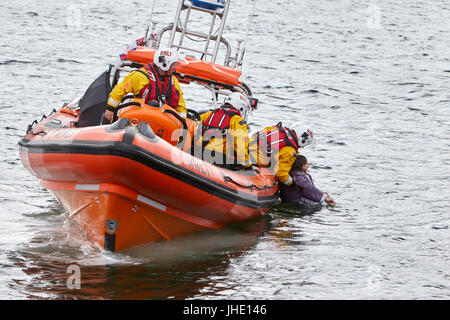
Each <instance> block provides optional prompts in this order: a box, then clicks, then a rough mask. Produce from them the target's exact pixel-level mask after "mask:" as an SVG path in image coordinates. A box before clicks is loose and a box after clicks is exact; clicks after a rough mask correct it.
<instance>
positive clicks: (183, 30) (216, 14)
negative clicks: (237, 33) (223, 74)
mask: <svg viewBox="0 0 450 320" xmlns="http://www.w3.org/2000/svg"><path fill="white" fill-rule="evenodd" d="M229 7H230V1H227V2H226V3H225V6H224V8H223V9H216V10H210V9H205V8H201V7H197V6H195V5H193V4H192V3H190V2H189V1H187V0H179V2H178V7H177V11H176V14H175V19H174V22H173V24H172V25H169V26H168V27H166V28H164V29H162V30H160V32H159V34H158V42H157V47H159V46H160V43H161V39H162V35H163V34H164V33H165V32H168V31H170V38H169V43H168V47H170V48H176V49H183V50H188V51H192V52H196V53H201V54H202V56H201V58H200V60H206V57H208V56H209V57H211V62H214V63H216V60H217V55H218V52H219V46H220V44H221V43H223V44H224V45H225V47H226V53H225V61H224V65H226V66H230V65H231V64H232V62H234V65H236V63H235V62H236V59H237V56H238V55H236V57H231V46H230V44H229V42H228V41H227V40H226V39H225V38H223V37H222V34H223V30H224V27H225V22H226V19H227V16H228V11H229ZM185 10H187V12H186V16H185V21H184V24H183V26H181V27H180V26H179V25H178V22H179V21H180V16H181V13H182V12H183V11H185ZM192 10H194V11H200V12H204V13H208V14H210V15H212V19H211V24H210V26H209V32H208V33H201V32H196V31H191V30H188V29H187V25H188V22H189V16H190V14H191V11H192ZM216 18H220V25H219V28H218V32H217V35H213V34H212V33H213V32H214V26H215V25H216ZM176 33H180V34H181V35H180V39H179V42H178V44H176V43H174V42H175V35H176ZM186 35H191V36H194V37H197V38H200V39H204V40H205V46H204V49H203V50H198V49H195V48H189V47H185V46H183V41H184V40H185V37H186ZM211 41H214V42H215V44H214V48H213V51H212V52H210V51H208V49H209V45H210V42H211Z"/></svg>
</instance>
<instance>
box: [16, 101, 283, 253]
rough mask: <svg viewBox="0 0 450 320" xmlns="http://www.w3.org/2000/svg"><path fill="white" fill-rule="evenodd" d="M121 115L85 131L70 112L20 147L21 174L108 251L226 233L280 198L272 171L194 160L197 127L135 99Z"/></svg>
mask: <svg viewBox="0 0 450 320" xmlns="http://www.w3.org/2000/svg"><path fill="white" fill-rule="evenodd" d="M122 106H124V107H123V108H122V109H121V110H120V111H119V112H120V114H119V115H118V121H116V122H114V123H113V124H110V125H103V126H102V125H97V126H89V127H82V128H80V127H77V123H78V121H79V109H78V107H77V103H76V102H73V103H69V104H67V105H66V106H64V107H63V108H62V109H61V110H59V111H55V112H53V113H52V114H51V115H49V116H47V117H43V119H42V121H40V122H36V121H35V122H34V123H33V124H32V125H30V126H29V128H28V130H27V134H26V135H25V137H24V138H23V139H22V140H21V141H20V142H19V145H20V157H21V160H22V163H23V164H24V166H25V167H26V168H27V169H28V170H29V171H30V172H31V173H32V174H33V175H35V176H36V177H38V178H39V179H40V181H41V185H42V186H43V187H44V188H46V189H48V190H51V191H52V192H53V193H54V195H55V196H56V198H57V199H58V201H59V202H60V203H61V204H62V206H63V207H64V208H65V209H66V210H67V212H68V214H69V216H70V217H71V218H74V219H76V220H77V221H78V223H79V225H80V226H81V229H82V230H83V231H84V232H85V234H86V235H87V236H88V238H89V239H91V240H92V241H94V242H95V243H97V244H98V245H99V246H100V247H101V248H104V249H105V250H109V251H117V250H123V249H126V248H129V247H132V246H135V245H139V244H144V243H147V242H151V241H159V240H163V239H166V240H168V239H171V238H173V237H176V236H179V235H184V234H189V233H193V232H198V231H201V230H206V229H217V228H221V227H223V226H224V225H226V224H227V223H231V222H237V221H243V220H247V219H249V218H252V217H255V216H257V215H261V214H264V213H265V212H266V211H267V210H268V209H269V208H270V207H271V205H272V203H273V202H274V200H276V199H277V190H278V186H277V185H276V181H275V178H274V177H273V174H272V172H270V171H269V170H267V169H264V168H261V169H257V170H248V171H231V170H226V169H223V168H220V167H217V166H215V165H212V164H210V163H207V162H205V161H203V160H201V159H199V158H197V157H195V156H193V155H191V154H190V152H189V148H190V146H191V145H192V138H191V137H192V136H193V135H194V132H195V128H196V122H195V121H193V120H190V119H184V118H181V117H180V116H179V115H178V114H177V112H176V111H174V110H173V109H171V108H170V107H168V106H164V107H163V108H158V107H151V106H148V105H144V104H142V101H141V100H137V99H133V100H132V101H131V102H127V103H124V104H123V105H122ZM180 129H183V130H180Z"/></svg>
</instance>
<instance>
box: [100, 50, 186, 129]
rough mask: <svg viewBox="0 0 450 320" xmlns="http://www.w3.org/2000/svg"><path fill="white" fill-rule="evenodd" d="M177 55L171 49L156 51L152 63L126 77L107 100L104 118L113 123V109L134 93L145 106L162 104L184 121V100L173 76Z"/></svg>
mask: <svg viewBox="0 0 450 320" xmlns="http://www.w3.org/2000/svg"><path fill="white" fill-rule="evenodd" d="M177 61H178V55H177V53H176V52H175V51H173V50H171V49H159V50H157V51H156V52H155V55H154V59H153V63H152V64H148V65H146V66H144V67H142V68H140V69H139V70H135V71H133V72H131V73H130V74H129V75H127V76H126V77H125V78H124V79H123V81H122V82H120V83H118V84H117V85H116V86H115V87H114V89H113V91H112V92H111V94H110V95H109V99H108V106H107V110H106V112H105V118H106V119H108V120H109V121H110V122H111V121H112V117H113V113H114V108H115V107H117V106H118V105H119V104H120V101H121V100H122V98H123V97H124V96H125V95H127V94H128V93H134V94H135V95H137V96H138V97H139V98H141V99H144V100H145V103H149V102H150V101H153V100H156V101H162V102H164V103H166V104H168V105H169V106H171V107H172V108H174V109H175V110H177V111H178V112H179V113H180V114H181V115H182V116H183V117H186V112H187V110H186V102H185V101H184V98H183V92H182V91H181V88H180V84H179V82H178V79H177V78H176V77H175V76H173V72H175V65H176V63H177Z"/></svg>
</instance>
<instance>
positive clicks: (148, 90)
mask: <svg viewBox="0 0 450 320" xmlns="http://www.w3.org/2000/svg"><path fill="white" fill-rule="evenodd" d="M143 68H144V69H145V70H147V72H148V74H146V73H145V72H143V71H142V70H137V71H138V72H140V73H142V74H144V75H145V76H146V77H147V78H148V81H149V83H148V84H147V85H145V86H144V87H143V88H142V89H141V91H140V92H139V98H140V99H144V100H145V103H146V104H147V103H148V102H149V101H152V100H158V101H159V100H160V99H162V101H163V102H164V103H167V104H168V105H169V106H171V107H172V108H176V107H178V103H179V101H180V95H179V93H178V90H177V89H176V88H175V85H174V84H173V83H172V76H169V77H164V83H161V80H160V79H159V77H158V73H157V72H156V69H155V67H154V66H153V65H151V64H148V65H145V66H144V67H143Z"/></svg>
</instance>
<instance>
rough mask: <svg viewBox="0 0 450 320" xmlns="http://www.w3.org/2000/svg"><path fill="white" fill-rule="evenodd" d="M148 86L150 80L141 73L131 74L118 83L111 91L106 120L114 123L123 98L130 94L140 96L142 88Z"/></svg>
mask: <svg viewBox="0 0 450 320" xmlns="http://www.w3.org/2000/svg"><path fill="white" fill-rule="evenodd" d="M146 84H148V79H147V77H146V76H145V75H143V74H142V73H140V72H131V73H130V74H128V75H127V76H126V77H125V78H124V79H123V80H122V82H120V83H118V84H117V85H116V86H115V87H114V89H113V90H112V91H111V93H110V95H109V99H108V106H107V107H106V111H105V118H106V119H108V120H109V121H112V117H113V114H114V109H115V108H116V107H117V106H118V105H119V104H120V101H121V100H122V98H123V97H124V96H125V95H127V94H129V93H134V94H139V93H140V92H141V90H142V88H143V87H144V86H145V85H146Z"/></svg>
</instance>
